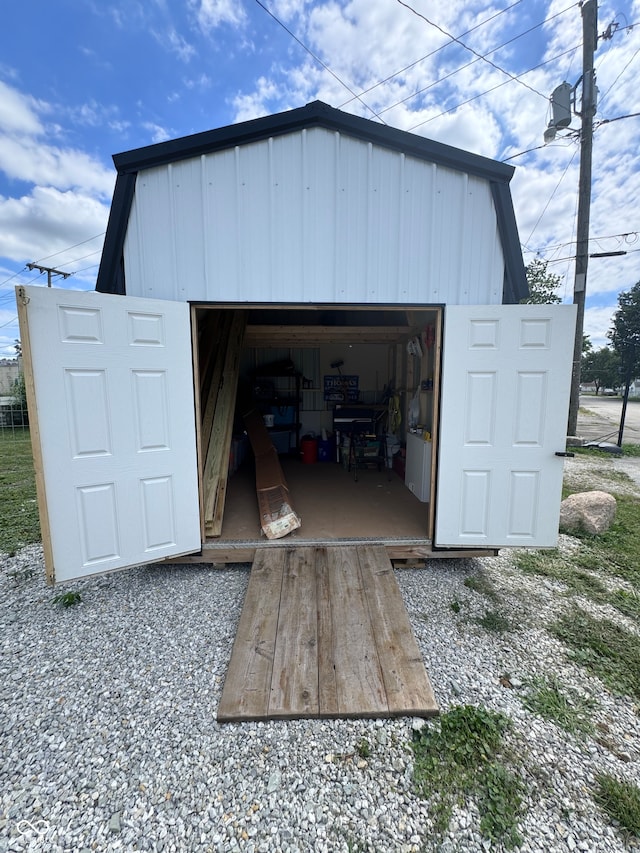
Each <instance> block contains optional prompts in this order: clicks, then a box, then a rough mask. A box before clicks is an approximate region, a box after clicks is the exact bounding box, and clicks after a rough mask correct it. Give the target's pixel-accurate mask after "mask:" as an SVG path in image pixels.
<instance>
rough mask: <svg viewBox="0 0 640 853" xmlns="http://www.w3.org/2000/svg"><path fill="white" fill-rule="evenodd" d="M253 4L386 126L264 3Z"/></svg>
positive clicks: (259, 0) (257, 1) (256, 0)
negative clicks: (262, 10)
mask: <svg viewBox="0 0 640 853" xmlns="http://www.w3.org/2000/svg"><path fill="white" fill-rule="evenodd" d="M255 2H256V3H257V4H258V6H260V8H261V9H264V11H265V12H266V13H267V15H269V17H270V18H273V20H274V21H275V22H276V23H277V24H278V25H279V26H281V27H282V29H283V30H284V31H285V32H286V33H288V34H289V35H290V36H291V38H292V39H293V40H294V41H295V42H297V43H298V44H299V45H300V47H301V48H303V49H304V50H306V52H307V53H308V54H309V56H311V57H312V58H313V59H314V60H315V61H316V62H317V63H318V64H319V65H321V66H322V67H323V68H324V70H325V71H327V72H328V73H329V74H331V76H332V77H333V78H334V80H337V81H338V83H340V85H341V86H344V88H345V89H346V90H347V92H349V93H350V94H351V95H353V97H354V98H355V99H356V100H358V101H360V103H361V104H362V106H363V107H365V109H367V110H369V112H370V113H372V114H373V115H374V116H375V117H376V118H377V119H379V120H380V121H381V122H382V124H386V121H385V120H384V119H383V118H380V116H379V115H378V113H377V112H376V111H375V110H374V109H373V107H370V106H369V104H367V103H365V102H364V101H363V100H362V98H361V96H360V95H358V94H356V93H355V92H354V91H353V89H352V88H351V87H350V86H348V85H347V84H346V83H345V82H344V80H341V79H340V77H338V75H337V74H336V73H335V71H332V70H331V68H329V66H328V65H327V64H326V62H323V61H322V59H320V57H319V56H317V55H316V54H315V53H314V52H313V51H312V50H311V48H309V47H307V45H306V44H305V43H304V42H303V41H301V40H300V39H299V38H298V36H297V35H296V34H295V33H294V32H292V31H291V30H290V29H289V27H288V26H287V25H286V24H285V23H283V22H282V21H281V20H280V18H278V17H276V15H274V14H273V12H271V11H270V10H269V9H267V7H266V6H265V5H264V3H262V2H261V0H255Z"/></svg>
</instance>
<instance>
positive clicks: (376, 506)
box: [192, 305, 441, 545]
mask: <svg viewBox="0 0 640 853" xmlns="http://www.w3.org/2000/svg"><path fill="white" fill-rule="evenodd" d="M192 317H193V326H194V363H195V368H196V370H195V376H196V382H197V385H198V388H199V397H198V421H199V423H198V432H199V457H200V466H199V467H200V483H201V494H203V493H204V494H205V498H204V499H203V500H202V501H201V503H203V504H206V503H207V498H206V494H207V490H208V488H209V482H208V478H209V477H210V471H209V470H208V468H207V455H208V451H209V447H210V446H211V445H212V443H213V442H218V443H220V441H221V440H222V439H224V438H225V436H226V437H227V438H228V440H229V459H228V469H227V477H226V479H225V483H224V490H223V491H224V494H223V504H224V509H223V512H222V513H221V524H220V526H219V528H218V530H216V531H215V532H214V533H213V534H212V531H213V528H212V527H211V526H209V527H207V525H206V524H204V525H203V532H204V534H205V535H204V538H205V539H206V540H207V542H214V543H219V544H224V543H229V544H231V545H233V544H234V543H235V544H240V543H250V542H252V541H256V540H260V523H259V515H258V511H257V500H256V481H255V466H254V460H253V456H252V453H251V449H250V446H249V442H248V440H247V437H246V434H245V432H244V424H243V414H244V413H245V412H246V411H249V410H252V409H253V410H256V411H258V412H259V413H260V415H261V416H262V418H263V420H264V424H265V428H266V430H267V432H268V434H269V437H270V439H271V440H272V442H273V444H274V446H275V447H276V450H277V452H278V458H279V461H280V464H281V467H282V471H283V473H284V476H285V477H286V481H287V485H288V488H289V492H290V496H291V502H292V504H293V506H294V508H295V511H296V512H297V513H298V515H299V516H300V518H301V520H302V526H301V527H300V528H299V529H298V530H296V531H294V532H293V533H291V534H289V535H288V536H287V537H286V540H284V539H283V540H282V544H301V543H304V542H310V543H311V542H327V541H344V542H358V541H375V542H397V543H402V542H406V543H413V544H415V543H422V542H425V543H426V542H429V541H431V539H432V534H433V493H434V482H433V480H434V476H433V473H434V468H435V452H434V448H435V447H436V441H437V431H438V399H439V381H440V340H441V309H440V308H439V307H437V306H434V307H430V308H424V307H418V306H416V307H411V308H407V307H406V306H403V307H402V308H396V307H377V306H361V305H359V306H319V307H309V306H290V305H289V306H269V307H264V306H244V305H242V306H240V305H225V306H221V305H199V306H194V308H193V312H192ZM234 322H235V323H236V328H237V327H238V325H240V326H241V327H242V334H241V340H242V344H241V347H240V349H239V352H238V353H237V358H235V362H234V363H235V365H236V369H237V373H236V374H235V376H234V379H233V381H234V382H235V385H234V389H233V394H230V387H231V386H230V382H231V380H230V378H229V375H225V369H224V360H225V359H227V360H228V359H229V352H230V344H229V342H228V341H229V331H228V330H229V329H230V328H232V325H233V323H234ZM238 339H240V338H238ZM197 396H198V395H197ZM212 400H214V401H217V402H218V404H219V405H220V406H221V411H222V412H224V416H222V415H220V416H219V420H220V419H221V423H222V424H223V427H224V428H222V427H220V426H218V428H217V429H216V428H215V427H213V428H212V427H211V424H210V423H209V422H208V419H210V415H209V414H208V412H210V411H211V406H212ZM225 461H226V460H225ZM224 467H225V466H224V464H222V469H224ZM209 468H210V466H209Z"/></svg>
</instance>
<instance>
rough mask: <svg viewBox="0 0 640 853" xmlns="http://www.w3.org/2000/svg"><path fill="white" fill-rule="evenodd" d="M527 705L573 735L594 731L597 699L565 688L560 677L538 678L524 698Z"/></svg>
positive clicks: (540, 715) (533, 681)
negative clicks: (585, 696)
mask: <svg viewBox="0 0 640 853" xmlns="http://www.w3.org/2000/svg"><path fill="white" fill-rule="evenodd" d="M522 703H523V705H524V706H525V708H528V709H529V710H530V711H532V712H533V713H534V714H537V715H538V716H539V717H542V718H543V719H545V720H550V721H551V722H552V723H555V724H556V725H558V726H560V728H562V729H564V730H565V731H567V732H570V733H571V734H574V735H575V734H590V733H591V732H593V730H594V728H593V723H592V721H591V712H592V710H593V708H594V702H593V701H592V700H590V699H585V698H584V697H583V696H581V695H580V694H579V693H578V692H577V691H575V690H566V689H565V690H563V689H562V688H561V686H560V684H559V682H558V680H557V679H556V678H534V679H532V681H531V682H530V684H529V687H528V691H527V693H526V694H525V695H524V697H523V699H522Z"/></svg>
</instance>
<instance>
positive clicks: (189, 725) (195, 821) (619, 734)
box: [0, 537, 640, 853]
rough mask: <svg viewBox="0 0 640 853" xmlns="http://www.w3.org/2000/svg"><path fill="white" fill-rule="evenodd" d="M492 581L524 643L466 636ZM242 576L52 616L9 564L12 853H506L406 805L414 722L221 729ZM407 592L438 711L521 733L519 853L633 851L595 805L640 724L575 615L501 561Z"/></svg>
mask: <svg viewBox="0 0 640 853" xmlns="http://www.w3.org/2000/svg"><path fill="white" fill-rule="evenodd" d="M562 547H563V548H565V549H566V551H567V554H569V553H570V552H571V549H572V548H575V541H574V540H571V539H568V538H566V537H563V539H562ZM479 572H483V573H484V574H485V575H486V576H487V577H488V578H490V579H491V581H492V582H493V584H494V586H495V587H496V589H497V591H498V593H499V595H500V604H499V609H500V610H501V612H503V613H504V614H505V615H506V616H508V617H509V618H511V619H512V620H513V621H515V622H516V624H517V625H518V630H514V631H508V632H506V633H502V634H488V633H487V632H485V631H484V630H483V629H482V628H481V627H480V626H479V625H477V624H476V623H474V622H473V621H472V617H473V616H479V615H482V613H484V612H485V610H486V609H487V608H488V607H492V606H493V605H492V604H491V603H489V602H488V601H487V600H486V599H485V598H484V597H483V596H482V595H480V594H479V593H477V592H474V591H473V590H471V589H469V588H468V587H466V586H465V585H464V579H465V578H466V577H468V576H469V575H471V574H474V575H477V574H478V573H479ZM248 575H249V567H248V566H246V565H245V566H236V567H230V568H227V569H224V570H220V569H213V568H207V567H204V568H203V567H201V566H198V567H192V566H184V567H182V566H180V567H140V568H137V569H133V570H129V571H126V572H121V573H118V574H114V575H110V576H106V577H102V578H94V579H90V580H86V581H83V582H79V583H76V584H73V585H70V586H69V587H63V588H62V589H61V590H59V589H57V588H56V590H55V593H58V592H60V591H65V590H66V589H73V590H77V591H78V592H80V593H81V595H82V603H81V604H79V605H78V606H76V607H73V608H70V609H68V610H65V609H62V608H60V607H59V606H54V605H53V604H52V598H53V595H54V594H55V593H54V592H53V591H52V590H51V589H50V588H48V587H46V585H45V583H44V573H43V568H42V553H41V549H40V547H38V546H31V547H29V548H26V549H24V550H23V551H21V552H19V553H18V554H17V555H16V556H14V557H6V556H5V557H2V558H0V631H1V636H2V659H1V662H0V698H1V700H2V706H1V707H2V723H1V732H2V734H1V739H2V740H1V752H0V762H1V763H0V851H26V850H29V851H32V850H33V851H74V853H75V851H85V850H86V851H89V850H91V851H117V850H122V851H133V850H149V851H160V850H163V851H247V853H250V851H345V853H346V851H352V850H353V851H356V850H358V851H365V850H366V851H376V853H378V851H393V852H394V853H395V851H416V852H417V851H425V853H428V851H442V853H445V851H447V853H453V851H472V852H473V851H488V850H492V849H500V848H499V847H492V846H491V844H490V843H489V842H488V841H486V840H483V839H482V837H481V836H480V831H479V818H478V812H477V808H476V807H475V805H474V804H473V803H468V804H466V805H465V806H462V807H460V808H459V809H457V810H456V812H455V814H454V820H453V823H452V826H451V830H450V832H449V833H448V835H447V836H446V837H445V838H444V840H443V839H440V840H439V839H437V837H436V836H435V835H434V833H433V830H432V827H431V823H430V819H429V809H428V803H426V802H424V801H422V800H420V799H418V798H417V797H416V796H414V794H413V793H412V782H411V773H412V753H411V750H410V747H409V744H410V742H411V735H412V725H413V721H412V720H411V719H398V720H384V721H380V720H378V721H375V720H335V721H333V720H332V721H326V720H305V721H295V722H269V723H245V724H236V725H228V724H227V725H224V726H219V725H218V724H217V723H216V721H215V713H216V708H217V703H218V700H219V698H220V692H221V688H222V684H223V680H224V676H225V672H226V667H227V665H228V661H229V657H230V653H231V647H232V643H233V639H234V635H235V630H236V626H237V622H238V617H239V615H240V610H241V606H242V601H243V596H244V592H245V589H246V584H247V580H248ZM396 575H397V578H398V581H399V584H400V588H401V590H402V593H403V596H404V599H405V602H406V605H407V609H408V611H409V614H410V617H411V621H412V624H413V628H414V631H415V633H416V636H417V639H418V643H419V645H420V648H421V650H422V653H423V655H424V659H425V663H426V666H427V670H428V672H429V675H430V677H431V681H432V684H433V687H434V690H435V693H436V696H437V699H438V702H439V704H440V706H441V709H442V710H446V709H447V708H449V707H451V706H452V705H458V704H466V703H471V704H477V705H483V706H485V707H487V708H489V709H493V710H499V711H502V712H504V713H505V714H507V715H508V716H509V717H510V718H511V719H512V721H513V723H514V730H513V734H512V735H511V741H510V742H511V745H512V746H513V747H514V748H515V749H516V750H517V752H518V753H519V756H520V759H521V762H522V770H521V774H522V779H523V781H524V783H525V785H526V788H527V790H528V795H527V801H526V817H525V818H524V820H523V823H522V825H521V827H520V829H521V833H522V835H523V837H524V843H523V846H522V848H521V849H522V850H523V851H540V853H542V851H573V850H580V851H622V850H631V849H640V846H639V845H638V844H637V843H636V842H633V841H629V840H627V841H625V840H624V838H623V836H622V835H621V834H620V833H619V831H618V830H617V829H616V828H614V827H612V826H611V825H609V823H608V821H607V820H606V819H605V818H604V817H603V815H602V813H601V812H600V810H599V808H598V807H597V806H596V805H595V803H594V801H593V799H592V797H591V792H592V790H593V787H594V776H595V774H596V773H598V772H600V771H606V772H610V773H612V774H614V775H615V776H616V777H618V778H619V779H623V780H628V781H633V782H636V783H637V782H638V781H640V716H639V709H638V707H637V706H635V705H634V703H633V702H632V701H631V700H629V699H625V698H622V699H621V698H613V697H612V696H611V695H610V694H609V693H608V692H607V690H606V689H604V688H603V686H602V684H600V682H599V681H598V680H597V679H595V678H591V677H589V676H588V675H586V674H585V672H584V671H583V670H581V669H579V668H578V667H576V666H575V665H574V664H572V663H571V662H570V661H569V660H568V659H567V657H566V655H565V653H564V651H563V648H562V646H561V645H560V643H558V642H557V641H556V640H554V639H553V638H552V637H551V636H550V635H549V634H548V633H547V631H546V630H545V624H547V623H548V622H549V621H550V620H551V619H552V618H553V617H554V616H555V615H557V614H559V613H560V612H561V611H563V610H564V609H565V608H571V607H573V606H575V601H574V600H572V599H569V598H567V597H566V596H563V595H562V589H561V587H560V585H559V584H557V583H553V582H549V581H546V580H545V579H543V578H539V577H534V576H524V575H522V574H521V573H519V572H518V571H517V570H516V569H515V568H514V566H513V562H512V559H511V556H510V555H509V554H508V553H506V552H504V553H501V555H500V556H499V557H496V558H492V559H487V560H465V561H447V560H441V561H429V563H428V564H427V565H426V567H425V568H424V569H399V570H397V572H396ZM454 601H457V602H458V603H459V605H460V612H459V613H455V612H454V611H453V609H452V608H451V603H452V602H454ZM581 604H584V602H581ZM607 615H613V616H614V618H618V617H617V616H616V615H615V612H614V611H612V612H611V613H608V614H607ZM620 618H621V617H620ZM625 624H627V623H625ZM627 627H629V625H628V624H627ZM505 674H509V675H510V676H511V678H512V681H513V683H514V684H516V685H518V684H521V683H522V684H525V683H526V681H527V679H528V678H530V677H531V676H533V675H535V674H546V675H554V676H556V677H557V678H558V679H559V681H560V683H561V684H562V685H565V686H566V687H567V688H573V689H577V690H580V691H581V692H582V693H583V694H584V695H586V696H589V697H592V698H593V699H594V700H595V701H596V708H595V710H594V712H593V716H594V721H595V722H596V723H597V724H598V725H599V728H598V732H599V736H600V737H599V739H598V740H597V739H594V738H590V737H587V738H582V739H581V738H579V737H574V736H572V735H570V734H567V733H566V732H564V731H563V730H562V729H560V728H558V727H557V726H555V725H554V724H552V723H550V722H546V721H544V720H542V719H540V718H539V717H536V716H535V715H533V714H532V713H530V712H529V711H527V710H526V709H524V707H523V704H522V696H523V693H524V690H525V687H524V686H520V687H516V689H508V688H506V687H503V686H502V685H501V683H500V677H501V676H503V675H505ZM603 732H606V735H603ZM363 739H366V740H367V741H368V742H369V744H370V747H371V754H370V756H369V757H368V758H361V757H360V756H359V754H358V751H357V745H358V744H359V743H360V742H361V741H362V740H363Z"/></svg>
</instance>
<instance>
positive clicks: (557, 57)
mask: <svg viewBox="0 0 640 853" xmlns="http://www.w3.org/2000/svg"><path fill="white" fill-rule="evenodd" d="M397 1H398V3H399V2H401V0H397ZM570 50H573V48H570ZM565 53H569V51H563V52H562V53H560V54H558V56H553V57H552V58H551V59H547V60H545V61H544V62H540V63H539V64H538V65H534V66H533V68H528V69H527V70H526V71H523V72H522V74H520V75H518V76H519V77H524V75H525V74H530V73H531V72H532V71H537V70H538V68H542V67H543V66H545V65H549V64H550V63H551V62H555V61H556V59H559V58H560V57H562V56H564V55H565ZM510 82H511V81H510V80H503V81H502V83H497V84H496V85H495V86H492V87H491V89H487V90H485V91H484V92H479V93H478V94H477V95H473V96H472V97H471V98H467V100H466V101H462V102H461V103H459V104H455V105H454V106H453V107H449V109H447V110H443V111H442V112H441V113H437V114H436V115H434V116H430V117H429V118H426V119H425V120H424V121H421V122H418V124H414V125H412V126H411V127H410V128H409V131H412V130H415V129H416V128H418V127H422V126H423V125H425V124H429V122H431V121H435V119H437V118H441V117H442V116H445V115H447V114H448V113H452V112H454V110H457V109H459V108H460V107H464V106H466V105H467V104H470V103H471V102H472V101H477V100H478V99H479V98H484V96H485V95H490V94H491V92H495V91H496V89H500V88H502V86H507V85H508V84H509V83H510Z"/></svg>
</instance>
